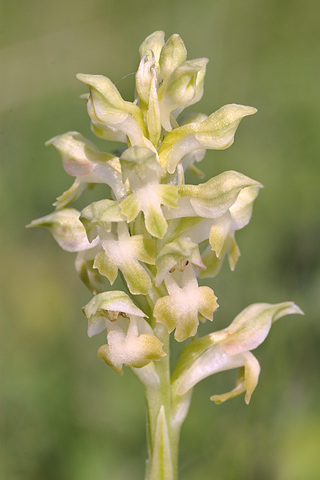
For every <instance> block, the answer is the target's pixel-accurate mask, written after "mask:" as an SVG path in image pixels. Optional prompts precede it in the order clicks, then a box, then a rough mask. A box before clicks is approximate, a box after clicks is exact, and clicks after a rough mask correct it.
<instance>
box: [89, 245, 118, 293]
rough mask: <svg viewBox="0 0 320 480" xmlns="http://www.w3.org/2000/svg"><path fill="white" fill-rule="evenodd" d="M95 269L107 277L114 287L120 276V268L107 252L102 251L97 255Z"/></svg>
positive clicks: (94, 263)
mask: <svg viewBox="0 0 320 480" xmlns="http://www.w3.org/2000/svg"><path fill="white" fill-rule="evenodd" d="M93 268H97V269H98V271H99V273H100V275H104V276H105V277H107V279H108V280H109V282H110V283H111V285H113V283H114V281H115V279H116V278H117V276H118V267H117V265H115V264H114V262H113V261H112V259H111V258H110V256H109V255H107V254H106V252H104V251H101V252H99V253H98V254H97V255H96V257H95V259H94V262H93Z"/></svg>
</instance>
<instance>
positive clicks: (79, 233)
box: [27, 208, 92, 252]
mask: <svg viewBox="0 0 320 480" xmlns="http://www.w3.org/2000/svg"><path fill="white" fill-rule="evenodd" d="M79 216H80V212H78V211H77V210H75V209H74V208H65V209H64V210H56V211H55V212H53V213H51V214H49V215H46V216H45V217H42V218H38V219H37V220H33V221H32V222H31V223H30V224H29V225H27V227H47V228H48V229H49V230H50V232H51V233H52V236H53V238H54V239H55V240H56V242H57V243H58V244H59V245H60V247H61V248H63V250H66V251H67V252H80V251H81V250H86V249H88V248H90V247H92V245H90V243H89V242H88V238H87V234H86V230H85V228H84V226H83V225H82V223H81V222H80V220H79Z"/></svg>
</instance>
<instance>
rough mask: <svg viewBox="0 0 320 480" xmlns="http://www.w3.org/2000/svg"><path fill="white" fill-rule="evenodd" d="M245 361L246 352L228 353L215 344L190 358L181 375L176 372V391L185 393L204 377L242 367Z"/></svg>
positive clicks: (179, 393) (180, 393)
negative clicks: (195, 356)
mask: <svg viewBox="0 0 320 480" xmlns="http://www.w3.org/2000/svg"><path fill="white" fill-rule="evenodd" d="M244 363H245V354H244V353H239V354H237V355H227V354H226V353H225V352H224V351H223V350H222V348H221V346H220V345H214V346H212V347H211V348H207V349H206V350H205V351H204V352H203V353H202V354H201V355H198V356H197V358H195V359H192V360H191V359H189V362H187V363H186V365H185V368H184V370H183V371H182V372H181V373H180V375H179V376H177V375H176V374H175V373H174V375H173V378H174V379H175V389H176V392H177V394H178V395H184V394H185V393H187V392H188V390H190V389H191V388H193V387H194V386H195V385H196V384H197V383H199V382H200V381H201V380H203V379H204V378H207V377H209V376H210V375H213V374H214V373H218V372H223V371H225V370H231V369H233V368H239V367H242V366H243V365H244Z"/></svg>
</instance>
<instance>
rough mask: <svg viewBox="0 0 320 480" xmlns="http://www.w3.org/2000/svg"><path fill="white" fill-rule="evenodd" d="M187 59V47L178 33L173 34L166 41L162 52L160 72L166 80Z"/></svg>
mask: <svg viewBox="0 0 320 480" xmlns="http://www.w3.org/2000/svg"><path fill="white" fill-rule="evenodd" d="M186 60H187V49H186V47H185V44H184V42H183V40H182V38H181V37H180V35H178V34H177V33H174V34H173V35H171V37H170V38H169V39H168V40H167V41H166V44H165V45H164V46H163V48H162V50H161V54H160V59H159V64H160V73H161V77H162V78H163V80H164V81H165V82H166V81H167V80H168V79H169V77H170V75H171V74H172V73H173V72H174V71H175V69H176V68H177V67H178V66H179V65H181V64H182V63H184V62H185V61H186Z"/></svg>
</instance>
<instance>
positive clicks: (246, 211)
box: [230, 184, 262, 230]
mask: <svg viewBox="0 0 320 480" xmlns="http://www.w3.org/2000/svg"><path fill="white" fill-rule="evenodd" d="M260 188H262V185H261V184H259V185H257V186H251V187H246V188H243V189H242V190H241V191H240V192H239V195H238V197H237V200H236V201H235V203H234V204H233V205H232V206H231V207H230V214H231V218H232V222H233V225H234V230H240V229H241V228H243V227H245V226H246V225H248V223H249V221H250V219H251V216H252V209H253V202H254V200H255V199H256V198H257V196H258V193H259V190H260Z"/></svg>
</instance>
